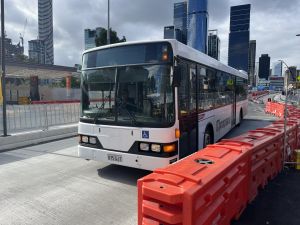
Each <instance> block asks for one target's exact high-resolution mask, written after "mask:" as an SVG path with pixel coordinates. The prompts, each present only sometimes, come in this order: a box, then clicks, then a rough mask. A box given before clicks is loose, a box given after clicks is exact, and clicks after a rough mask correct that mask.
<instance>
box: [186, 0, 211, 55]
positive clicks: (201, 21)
mask: <svg viewBox="0 0 300 225" xmlns="http://www.w3.org/2000/svg"><path fill="white" fill-rule="evenodd" d="M207 29H208V11H207V0H189V4H188V37H187V44H188V45H189V46H191V47H193V48H195V49H197V50H199V51H201V52H203V53H207Z"/></svg>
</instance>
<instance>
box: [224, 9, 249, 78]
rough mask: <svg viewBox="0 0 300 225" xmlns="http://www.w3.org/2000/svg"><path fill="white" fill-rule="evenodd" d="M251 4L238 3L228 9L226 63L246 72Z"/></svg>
mask: <svg viewBox="0 0 300 225" xmlns="http://www.w3.org/2000/svg"><path fill="white" fill-rule="evenodd" d="M250 9H251V5H250V4H247V5H238V6H233V7H231V10H230V33H229V48H228V65H229V66H231V67H234V68H236V69H238V70H244V71H246V72H248V55H249V41H250Z"/></svg>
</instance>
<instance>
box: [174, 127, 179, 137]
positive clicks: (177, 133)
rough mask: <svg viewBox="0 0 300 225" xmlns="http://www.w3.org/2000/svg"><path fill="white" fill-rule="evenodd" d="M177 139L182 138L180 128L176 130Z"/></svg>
mask: <svg viewBox="0 0 300 225" xmlns="http://www.w3.org/2000/svg"><path fill="white" fill-rule="evenodd" d="M175 138H180V130H179V129H178V128H176V129H175Z"/></svg>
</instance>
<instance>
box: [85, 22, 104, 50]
mask: <svg viewBox="0 0 300 225" xmlns="http://www.w3.org/2000/svg"><path fill="white" fill-rule="evenodd" d="M102 30H104V28H102V27H97V28H96V29H95V30H91V29H85V30H84V49H85V50H87V49H90V48H94V47H96V38H97V36H99V35H100V33H101V31H102Z"/></svg>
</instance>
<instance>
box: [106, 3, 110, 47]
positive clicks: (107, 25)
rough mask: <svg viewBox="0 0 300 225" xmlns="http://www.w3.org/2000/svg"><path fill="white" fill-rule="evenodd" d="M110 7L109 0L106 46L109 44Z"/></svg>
mask: <svg viewBox="0 0 300 225" xmlns="http://www.w3.org/2000/svg"><path fill="white" fill-rule="evenodd" d="M109 14H110V5H109V0H107V44H108V45H109V44H110V15H109Z"/></svg>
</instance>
